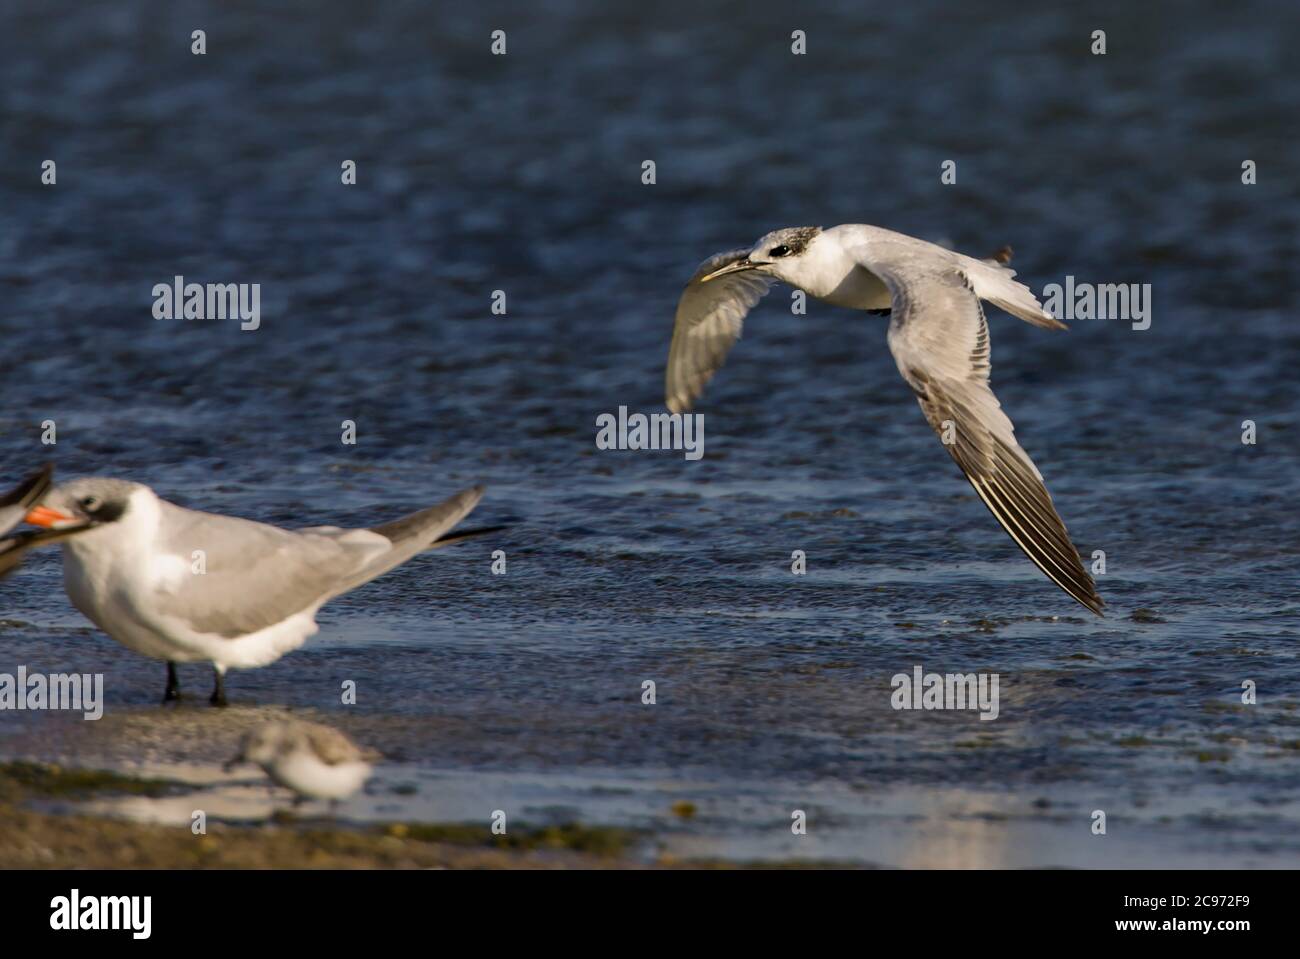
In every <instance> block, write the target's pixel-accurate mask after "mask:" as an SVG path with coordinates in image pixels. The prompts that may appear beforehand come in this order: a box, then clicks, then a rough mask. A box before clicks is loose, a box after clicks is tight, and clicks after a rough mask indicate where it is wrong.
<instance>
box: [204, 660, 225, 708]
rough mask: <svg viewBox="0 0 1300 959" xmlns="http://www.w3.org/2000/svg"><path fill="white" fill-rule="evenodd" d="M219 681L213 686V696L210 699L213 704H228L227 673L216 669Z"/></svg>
mask: <svg viewBox="0 0 1300 959" xmlns="http://www.w3.org/2000/svg"><path fill="white" fill-rule="evenodd" d="M216 675H217V682H216V684H215V685H214V686H213V687H212V698H211V699H209V700H208V702H210V703H211V704H212V705H213V706H224V705H226V674H225V673H223V672H222V671H221V670H220V669H218V670H216Z"/></svg>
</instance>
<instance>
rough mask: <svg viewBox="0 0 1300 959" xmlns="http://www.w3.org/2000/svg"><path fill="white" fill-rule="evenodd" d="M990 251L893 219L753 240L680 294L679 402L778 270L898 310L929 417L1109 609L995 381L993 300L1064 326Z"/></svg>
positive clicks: (978, 486) (1041, 543)
mask: <svg viewBox="0 0 1300 959" xmlns="http://www.w3.org/2000/svg"><path fill="white" fill-rule="evenodd" d="M1006 258H1007V255H1006V251H1000V252H999V254H998V255H996V258H995V259H992V260H977V259H974V258H972V257H969V256H963V255H962V254H960V253H954V252H952V251H951V250H945V249H944V248H943V247H940V246H935V245H934V244H933V243H927V242H925V241H924V240H918V239H916V238H915V237H910V236H906V235H904V234H902V233H895V232H893V231H892V230H885V229H881V228H880V227H875V226H867V225H865V224H860V223H850V224H845V225H843V226H837V227H833V228H832V229H829V230H823V229H821V228H820V227H793V228H790V229H785V230H776V231H774V232H772V233H769V234H767V235H766V236H764V237H763V238H762V239H761V240H759V241H758V243H757V244H755V246H754V247H753V248H752V249H748V250H731V251H730V252H727V253H719V254H717V255H716V256H712V257H710V258H709V259H707V260H705V261H704V263H702V264H701V265H700V268H699V269H698V270H697V271H696V272H695V275H694V276H693V277H691V280H690V282H689V283H688V284H687V285H686V289H685V290H684V291H683V293H682V297H681V300H680V301H679V302H678V304H677V320H676V324H675V326H674V327H673V340H672V345H671V346H670V347H669V350H668V371H667V375H666V377H665V393H666V402H667V404H668V408H669V409H670V410H671V411H672V412H674V413H677V412H682V411H684V410H689V409H690V408H691V406H692V404H693V403H694V402H695V401H696V400H697V399H698V398H699V396H700V394H701V393H703V392H704V387H705V385H706V384H707V383H708V382H709V380H710V379H712V377H713V374H714V373H716V372H717V370H718V368H719V367H720V366H722V364H723V362H724V360H725V359H726V355H727V351H728V350H730V349H731V346H732V344H734V343H735V342H736V340H737V339H738V338H739V336H740V330H741V325H742V324H743V322H744V319H745V314H747V313H748V312H749V311H750V309H751V308H752V307H753V306H754V304H755V303H757V302H758V301H759V300H760V299H761V298H762V297H763V295H764V294H765V293H767V291H768V289H769V288H770V287H771V286H772V284H773V283H775V282H776V281H777V280H783V281H784V282H786V283H789V284H790V285H791V286H794V287H798V288H799V289H801V290H803V291H804V292H806V293H808V294H809V295H811V296H815V297H816V298H817V299H819V300H825V301H826V302H827V303H831V304H833V305H835V306H845V307H849V308H850V309H855V310H867V311H869V312H881V313H888V314H889V315H890V321H889V335H888V341H889V349H890V352H891V353H893V355H894V362H895V363H897V364H898V371H899V372H900V373H902V374H903V379H904V380H906V381H907V384H908V385H909V386H910V387H911V388H912V390H913V392H914V393H916V398H917V401H918V402H919V403H920V405H921V412H922V413H924V414H925V418H926V420H927V421H928V422H929V424H930V427H931V428H932V429H933V430H934V431H935V432H936V433H938V434H939V437H940V439H942V440H943V441H944V445H945V446H947V448H948V452H949V454H950V455H951V456H952V458H953V459H954V460H956V461H957V465H958V466H960V467H961V469H962V472H963V473H965V474H966V478H967V479H968V480H969V481H970V484H971V486H973V487H974V488H975V492H976V493H978V494H979V497H980V499H981V500H983V501H984V505H985V506H987V507H988V508H989V511H990V512H991V513H992V514H993V516H994V517H995V518H996V519H997V521H998V522H999V523H1001V524H1002V528H1003V529H1005V530H1006V531H1007V532H1008V533H1009V534H1011V538H1012V539H1013V540H1015V542H1016V545H1018V546H1019V547H1020V548H1021V549H1022V550H1024V552H1025V555H1027V556H1028V557H1029V558H1030V559H1031V560H1033V561H1034V564H1035V565H1036V566H1038V568H1039V569H1041V570H1042V571H1043V572H1044V573H1046V574H1047V576H1048V577H1049V578H1050V579H1051V580H1052V582H1054V583H1056V585H1057V586H1059V587H1061V589H1063V590H1065V591H1066V592H1067V593H1069V594H1070V595H1071V596H1072V597H1073V598H1074V599H1076V600H1078V601H1079V602H1080V603H1082V604H1083V605H1084V606H1086V607H1087V608H1088V609H1090V610H1092V611H1093V612H1094V613H1096V614H1097V615H1099V616H1100V615H1101V609H1102V606H1103V605H1104V604H1103V602H1102V599H1101V597H1100V596H1098V595H1097V589H1096V586H1095V585H1094V584H1093V581H1092V578H1091V577H1090V576H1089V575H1088V573H1087V571H1086V570H1085V569H1084V568H1083V564H1082V563H1081V562H1080V561H1079V553H1078V551H1077V550H1076V549H1075V548H1074V544H1073V543H1072V542H1071V541H1070V536H1069V534H1068V533H1067V532H1066V529H1065V524H1064V523H1063V522H1062V521H1061V518H1060V516H1058V515H1057V513H1056V509H1055V507H1054V506H1053V505H1052V498H1051V496H1049V495H1048V492H1047V487H1046V486H1044V485H1043V478H1042V476H1041V475H1040V474H1039V472H1038V469H1037V468H1036V467H1035V466H1034V464H1033V462H1032V461H1031V460H1030V459H1029V455H1028V454H1027V453H1026V452H1025V451H1024V450H1023V449H1021V448H1020V444H1019V443H1017V442H1016V438H1015V433H1014V428H1013V427H1012V425H1011V420H1009V419H1008V418H1007V415H1006V414H1005V413H1003V412H1002V407H1001V406H1000V405H999V403H998V400H997V397H996V396H994V395H993V391H992V390H991V389H990V388H989V330H988V324H987V323H986V322H985V320H984V310H983V308H982V307H981V305H980V301H981V300H987V301H988V302H989V303H992V304H993V305H994V306H996V307H999V308H1001V309H1003V310H1006V311H1007V312H1008V313H1010V314H1011V315H1012V316H1016V317H1019V318H1020V319H1022V320H1024V321H1025V322H1027V323H1032V324H1033V325H1034V326H1041V327H1043V328H1044V329H1058V330H1063V329H1065V328H1066V327H1065V324H1064V323H1061V322H1060V321H1059V320H1057V319H1056V318H1055V317H1053V316H1052V315H1051V314H1050V313H1048V312H1047V311H1046V310H1044V309H1043V307H1042V306H1041V305H1040V304H1039V302H1038V300H1037V299H1036V298H1035V297H1034V294H1033V293H1032V292H1030V290H1029V288H1028V287H1027V286H1025V285H1024V284H1023V283H1018V282H1016V280H1015V275H1016V274H1015V272H1014V271H1012V270H1010V269H1007V268H1006V267H1005V266H1004V265H1003V263H1004V262H1005V259H1006Z"/></svg>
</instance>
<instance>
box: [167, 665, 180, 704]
mask: <svg viewBox="0 0 1300 959" xmlns="http://www.w3.org/2000/svg"><path fill="white" fill-rule="evenodd" d="M180 698H181V681H180V680H179V679H177V678H176V664H175V663H173V662H168V663H167V690H166V692H164V693H163V702H164V703H174V702H176V701H177V700H179V699H180Z"/></svg>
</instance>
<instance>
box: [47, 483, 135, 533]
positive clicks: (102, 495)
mask: <svg viewBox="0 0 1300 959" xmlns="http://www.w3.org/2000/svg"><path fill="white" fill-rule="evenodd" d="M142 489H147V487H145V486H142V485H141V484H139V483H131V482H128V481H127V480H120V479H109V478H108V477H102V476H90V477H86V478H84V479H76V480H72V481H71V482H68V483H60V484H59V485H58V486H56V487H55V488H54V489H53V490H51V491H50V492H49V493H47V494H46V495H45V497H44V498H43V499H42V500H41V502H40V505H39V506H36V507H35V508H33V509H32V511H31V512H30V513H28V514H27V522H29V523H32V524H34V525H36V526H45V527H48V528H50V529H68V528H71V527H74V526H86V525H91V524H93V525H96V526H100V525H103V524H105V523H116V522H118V521H119V520H121V519H122V518H123V517H124V516H126V515H127V514H128V513H129V512H130V509H131V497H132V495H133V494H134V493H135V492H136V491H137V490H142Z"/></svg>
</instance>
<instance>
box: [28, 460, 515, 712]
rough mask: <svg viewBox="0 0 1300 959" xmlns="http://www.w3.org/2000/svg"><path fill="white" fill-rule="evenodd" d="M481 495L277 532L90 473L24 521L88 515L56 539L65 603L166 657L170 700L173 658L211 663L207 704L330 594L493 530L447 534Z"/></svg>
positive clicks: (271, 658)
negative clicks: (375, 522) (70, 534)
mask: <svg viewBox="0 0 1300 959" xmlns="http://www.w3.org/2000/svg"><path fill="white" fill-rule="evenodd" d="M482 496H483V490H482V487H474V488H473V489H467V490H463V491H461V492H459V493H457V494H456V495H455V496H452V497H450V498H448V499H447V500H444V501H443V502H441V503H439V504H438V505H437V506H431V507H429V508H428V509H426V510H422V511H421V512H419V513H412V514H411V515H410V516H406V517H403V518H402V519H398V520H394V521H393V522H391V523H385V524H384V525H382V526H374V527H371V528H370V529H339V528H338V527H337V526H316V527H312V528H310V529H301V530H286V529H280V528H279V527H277V526H269V525H267V524H265V523H254V522H252V521H250V520H246V519H238V518H236V517H233V516H220V515H218V514H216V513H201V512H198V511H197V510H190V509H183V508H182V507H180V506H176V505H175V504H173V503H169V502H167V501H166V500H164V499H160V498H159V497H158V496H157V494H155V493H154V491H153V490H151V489H150V488H149V487H147V486H143V485H141V484H140V483H129V482H127V481H125V480H117V479H104V478H90V479H79V480H73V481H72V482H70V483H64V484H62V485H60V486H57V487H56V488H55V489H54V491H53V492H51V493H50V494H49V495H47V496H46V497H45V499H44V500H43V502H42V503H41V505H40V506H37V507H36V508H34V509H33V510H32V511H31V512H29V513H28V514H27V521H28V522H29V523H34V524H36V525H38V526H44V527H47V528H50V529H53V530H60V529H64V528H68V529H72V528H78V529H80V528H83V527H84V526H85V525H86V524H87V522H92V521H93V522H94V523H95V524H96V525H95V526H94V527H92V528H90V529H85V531H84V532H81V533H80V534H79V535H78V536H76V537H75V538H72V539H68V540H66V541H65V542H64V543H63V583H64V586H65V588H66V589H67V591H68V596H69V597H70V598H71V599H72V602H73V605H75V606H76V607H77V609H79V610H81V612H82V613H84V614H85V615H86V616H87V617H88V618H89V619H90V620H91V621H92V622H94V623H95V625H97V626H98V627H99V628H100V629H102V630H103V631H104V632H106V633H108V635H110V636H112V637H113V638H114V639H115V640H117V641H118V642H119V643H121V644H122V645H123V646H126V647H127V648H129V649H133V650H135V651H136V652H138V653H144V654H145V655H146V656H152V657H154V658H155V659H163V660H166V661H167V690H166V693H165V694H164V700H171V699H178V698H179V697H180V686H179V683H178V681H177V678H176V663H188V662H205V661H206V662H210V663H212V665H213V666H214V667H215V669H216V685H215V687H214V689H213V691H212V699H211V702H212V704H213V705H214V706H224V705H225V704H226V691H225V682H224V677H225V674H226V670H228V669H231V668H232V667H233V668H236V669H249V668H253V667H257V666H265V665H267V664H268V663H273V662H275V661H276V660H277V659H279V658H280V657H281V656H283V655H284V654H285V653H287V652H289V651H290V650H294V649H297V648H298V647H299V646H301V645H302V644H303V642H304V641H305V640H306V639H307V637H308V636H311V635H313V634H314V633H315V632H316V631H317V629H318V628H319V627H318V626H317V625H316V612H317V611H318V610H319V609H320V608H321V606H323V605H324V604H325V603H326V602H328V601H329V600H331V599H333V598H334V597H335V596H338V595H340V594H342V593H346V592H348V591H349V590H351V589H355V588H356V587H358V586H360V585H361V584H363V583H368V582H370V580H372V579H374V578H375V577H376V576H379V575H381V574H383V573H386V572H388V571H389V570H390V569H392V568H393V567H395V566H399V565H400V564H402V563H405V562H406V561H407V560H408V559H410V558H411V557H413V556H415V555H416V554H417V553H420V552H423V551H424V550H427V549H435V548H437V547H439V546H445V545H447V544H448V543H453V542H457V541H459V540H462V539H467V538H468V537H470V536H475V535H478V534H480V533H487V532H492V531H493V530H492V529H477V530H463V531H461V532H458V533H454V534H449V530H451V529H452V527H454V526H455V525H456V524H457V523H459V522H460V521H461V520H462V519H464V518H465V517H466V516H467V515H468V514H469V512H470V511H471V510H472V509H474V507H475V506H476V505H477V504H478V501H479V499H480V498H481V497H482ZM497 528H499V527H497Z"/></svg>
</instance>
